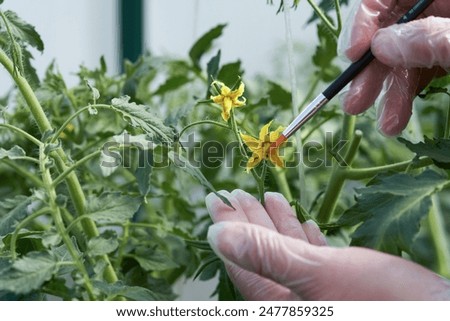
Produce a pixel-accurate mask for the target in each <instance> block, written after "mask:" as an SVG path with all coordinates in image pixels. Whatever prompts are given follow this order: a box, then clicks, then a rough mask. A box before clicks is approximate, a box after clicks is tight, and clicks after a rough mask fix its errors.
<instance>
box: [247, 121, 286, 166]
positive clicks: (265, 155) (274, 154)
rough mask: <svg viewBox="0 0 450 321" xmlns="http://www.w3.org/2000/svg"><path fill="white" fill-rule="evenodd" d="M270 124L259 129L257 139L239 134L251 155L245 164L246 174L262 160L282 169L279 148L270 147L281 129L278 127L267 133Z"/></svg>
mask: <svg viewBox="0 0 450 321" xmlns="http://www.w3.org/2000/svg"><path fill="white" fill-rule="evenodd" d="M271 124H272V121H271V122H270V123H268V124H266V125H264V126H263V128H261V131H260V132H259V138H254V137H252V136H250V135H245V134H242V133H241V137H242V140H243V141H244V143H245V145H247V146H248V148H249V149H250V150H251V151H252V153H253V154H252V156H251V157H250V158H249V160H248V162H247V172H248V171H250V169H252V168H253V167H255V166H256V165H258V164H259V163H260V162H261V161H262V160H263V159H268V160H270V161H271V162H272V163H273V164H274V165H276V166H279V167H284V164H283V160H282V159H281V157H280V155H278V151H279V149H280V146H277V147H274V146H272V143H275V142H276V141H277V139H278V137H280V135H281V132H282V131H283V127H281V126H280V127H278V128H277V129H276V130H275V131H271V132H269V127H270V125H271Z"/></svg>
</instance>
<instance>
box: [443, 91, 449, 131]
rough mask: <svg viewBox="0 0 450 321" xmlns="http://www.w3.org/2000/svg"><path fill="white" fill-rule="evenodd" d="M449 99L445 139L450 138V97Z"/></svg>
mask: <svg viewBox="0 0 450 321" xmlns="http://www.w3.org/2000/svg"><path fill="white" fill-rule="evenodd" d="M447 98H448V107H447V122H446V123H445V128H444V138H450V96H448V97H447Z"/></svg>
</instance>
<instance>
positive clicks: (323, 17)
mask: <svg viewBox="0 0 450 321" xmlns="http://www.w3.org/2000/svg"><path fill="white" fill-rule="evenodd" d="M308 3H309V4H310V5H311V7H312V8H313V10H314V12H315V13H316V14H317V15H318V16H319V18H320V20H322V21H323V23H324V24H325V25H326V26H327V28H328V29H330V31H331V32H332V33H333V34H334V35H335V36H336V37H338V36H339V33H338V29H337V28H336V27H335V26H333V24H332V23H331V21H330V20H329V19H328V18H327V16H326V15H325V13H324V12H323V11H322V9H320V7H319V6H318V5H317V4H316V2H315V1H314V0H308Z"/></svg>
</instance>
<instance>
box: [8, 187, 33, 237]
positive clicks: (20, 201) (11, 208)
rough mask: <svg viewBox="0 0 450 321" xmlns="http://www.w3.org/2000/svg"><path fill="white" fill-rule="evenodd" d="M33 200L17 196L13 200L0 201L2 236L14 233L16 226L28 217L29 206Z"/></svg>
mask: <svg viewBox="0 0 450 321" xmlns="http://www.w3.org/2000/svg"><path fill="white" fill-rule="evenodd" d="M31 201H32V199H31V198H30V197H26V196H23V195H17V196H16V197H14V198H12V199H6V200H2V201H0V236H4V235H7V234H9V233H12V232H13V231H14V229H15V227H16V225H17V224H18V223H19V222H20V221H22V220H23V219H24V218H25V217H27V216H28V210H27V208H28V206H29V205H30V204H31Z"/></svg>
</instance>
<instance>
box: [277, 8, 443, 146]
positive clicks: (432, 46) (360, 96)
mask: <svg viewBox="0 0 450 321" xmlns="http://www.w3.org/2000/svg"><path fill="white" fill-rule="evenodd" d="M435 16H442V17H449V16H450V4H449V3H448V1H446V0H435V1H433V0H419V1H408V0H404V1H393V0H363V1H362V3H361V5H360V6H359V7H358V11H357V12H356V14H355V15H354V20H355V22H354V23H353V25H352V29H351V34H350V43H349V44H348V45H347V49H346V50H345V53H346V55H347V57H349V58H350V59H351V60H352V61H354V62H353V63H352V64H351V65H350V66H349V67H348V68H347V69H346V70H345V71H344V72H343V73H342V74H341V75H340V76H339V77H338V78H337V79H336V80H335V81H334V82H333V83H332V84H331V85H330V86H329V87H328V88H326V89H325V90H324V91H323V92H322V93H321V94H319V95H318V96H317V97H316V98H315V99H314V100H313V101H312V102H311V103H310V104H309V105H308V106H307V107H306V108H305V109H304V110H303V111H302V112H301V113H300V115H299V116H297V117H296V118H295V119H294V121H293V122H292V123H291V124H289V126H288V127H287V128H286V129H285V130H284V131H283V133H282V136H280V138H279V139H278V140H277V142H276V143H275V146H279V145H281V144H282V143H283V142H285V141H286V140H287V139H288V138H289V137H290V136H291V135H293V134H294V133H295V131H297V130H298V129H299V128H300V127H301V126H302V125H303V124H304V123H305V122H307V121H308V120H309V119H311V118H312V117H313V116H314V115H315V114H316V113H317V112H318V111H319V110H320V108H322V107H323V106H324V105H325V104H326V103H327V102H328V101H330V100H331V99H332V98H333V97H334V96H335V95H337V94H338V93H339V92H340V91H341V90H342V89H343V88H344V87H345V86H346V85H347V84H348V83H349V82H351V81H352V84H351V85H350V89H349V91H348V93H347V94H346V96H345V98H344V110H345V111H346V112H348V113H351V114H358V113H361V112H363V111H365V110H367V109H368V108H369V107H370V106H372V105H373V103H374V102H375V100H376V98H377V97H378V96H379V95H380V93H381V91H382V89H383V84H385V94H384V97H383V99H382V103H381V104H382V107H381V109H380V112H379V128H380V130H381V132H382V133H384V134H386V135H397V134H399V133H400V132H401V131H402V130H403V129H404V128H405V127H406V125H407V123H408V120H409V118H410V116H411V111H412V100H413V99H414V96H415V95H416V94H417V91H419V90H420V89H421V88H423V87H425V86H426V84H428V83H429V82H430V81H431V80H432V79H433V78H434V77H436V76H441V75H443V74H445V70H444V69H448V68H449V67H450V22H449V20H448V19H444V18H437V17H435ZM399 17H400V18H399ZM418 18H424V19H421V20H418V21H412V20H414V19H418ZM395 22H397V24H394V23H395ZM392 24H394V25H392ZM389 25H392V26H390V27H387V28H385V27H386V26H389ZM374 58H377V59H375V60H374Z"/></svg>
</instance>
